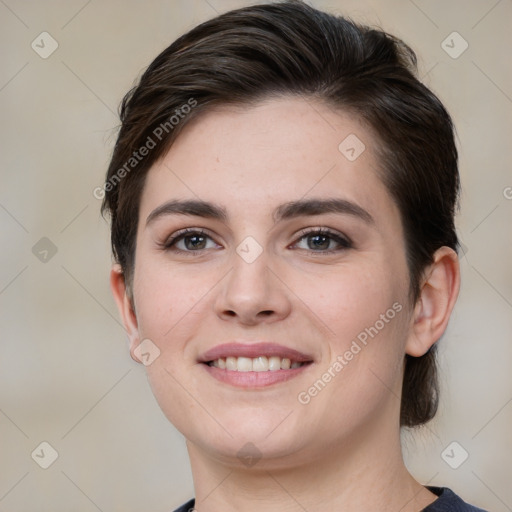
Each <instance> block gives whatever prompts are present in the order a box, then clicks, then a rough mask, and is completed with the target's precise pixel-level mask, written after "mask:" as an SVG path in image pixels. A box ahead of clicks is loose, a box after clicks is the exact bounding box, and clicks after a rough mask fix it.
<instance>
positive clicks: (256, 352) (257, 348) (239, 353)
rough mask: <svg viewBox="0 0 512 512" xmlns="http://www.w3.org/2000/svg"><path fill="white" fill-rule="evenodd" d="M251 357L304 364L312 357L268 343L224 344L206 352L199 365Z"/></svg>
mask: <svg viewBox="0 0 512 512" xmlns="http://www.w3.org/2000/svg"><path fill="white" fill-rule="evenodd" d="M230 356H231V357H251V358H255V357H258V356H268V357H272V356H279V357H281V358H288V359H290V360H291V361H292V362H293V361H297V362H300V363H305V362H309V361H313V357H312V356H310V355H308V354H304V353H302V352H299V351H298V350H295V349H293V348H288V347H285V346H283V345H278V344H277V343H269V342H258V343H240V342H232V343H224V344H222V345H217V346H215V347H213V348H212V349H210V350H207V351H206V352H205V353H204V354H202V355H201V356H200V357H199V362H200V363H208V362H210V361H215V360H216V359H220V358H221V357H230Z"/></svg>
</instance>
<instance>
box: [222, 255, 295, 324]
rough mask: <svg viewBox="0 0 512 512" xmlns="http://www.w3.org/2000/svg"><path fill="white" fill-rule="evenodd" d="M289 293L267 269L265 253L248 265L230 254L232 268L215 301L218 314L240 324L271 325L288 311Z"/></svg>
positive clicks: (275, 273)
mask: <svg viewBox="0 0 512 512" xmlns="http://www.w3.org/2000/svg"><path fill="white" fill-rule="evenodd" d="M289 294H290V292H289V290H288V289H287V287H286V285H285V284H284V280H283V279H282V278H279V277H278V272H276V271H275V270H273V269H271V268H270V267H269V261H268V258H267V257H266V253H265V252H263V253H262V254H261V255H260V256H259V257H258V258H257V259H256V261H253V262H252V263H248V262H246V261H244V259H243V258H241V257H240V256H239V255H238V254H234V255H233V268H232V270H231V272H229V274H228V275H227V276H226V279H225V280H223V285H222V286H221V287H220V288H219V290H218V295H217V297H216V300H215V306H214V307H215V310H216V313H217V315H218V316H219V317H220V318H221V319H223V320H227V321H232V322H238V323H240V324H243V325H248V326H249V325H251V326H252V325H258V324H260V323H273V322H276V321H279V320H283V319H284V318H286V317H287V316H288V315H289V314H290V312H291V302H290V295H289Z"/></svg>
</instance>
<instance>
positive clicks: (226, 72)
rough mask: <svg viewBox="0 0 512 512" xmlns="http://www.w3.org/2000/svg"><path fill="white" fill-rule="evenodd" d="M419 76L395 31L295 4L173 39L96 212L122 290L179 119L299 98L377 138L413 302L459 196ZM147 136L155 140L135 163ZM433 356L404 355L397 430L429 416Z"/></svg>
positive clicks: (126, 102)
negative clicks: (149, 183) (148, 197)
mask: <svg viewBox="0 0 512 512" xmlns="http://www.w3.org/2000/svg"><path fill="white" fill-rule="evenodd" d="M415 74H416V56H415V54H414V52H413V51H412V50H411V49H410V48H409V47H408V46H407V45H405V44H404V43H403V42H402V41H400V40H399V39H397V38H395V37H393V36H391V35H389V34H387V33H385V32H383V31H381V30H377V29H374V28H370V27H365V26H361V25H358V24H356V23H354V22H352V21H351V20H349V19H347V18H344V17H340V16H334V15H331V14H327V13H324V12H322V11H319V10H317V9H314V8H312V7H310V6H308V5H306V4H305V3H303V2H302V1H299V0H288V1H284V2H279V3H273V4H264V5H256V6H252V7H247V8H242V9H237V10H234V11H230V12H227V13H225V14H222V15H220V16H218V17H216V18H214V19H212V20H210V21H207V22H205V23H203V24H201V25H199V26H197V27H195V28H194V29H192V30H191V31H190V32H188V33H186V34H184V35H183V36H181V37H180V38H178V39H177V40H176V41H175V42H174V43H173V44H171V46H169V47H168V48H167V49H165V50H164V51H163V52H162V53H161V54H160V55H159V56H158V57H157V58H156V59H155V60H154V61H153V62H152V63H151V64H150V66H149V67H148V68H147V70H146V71H145V72H144V73H143V75H142V77H141V78H140V80H139V83H138V84H137V85H136V86H135V87H134V88H133V89H132V90H131V91H130V92H129V93H128V94H127V95H126V96H125V97H124V99H123V101H122V104H121V111H120V117H121V121H122V125H121V129H120V132H119V135H118V139H117V142H116V145H115V148H114V152H113V156H112V160H111V162H110V166H109V168H108V172H107V177H106V185H105V187H104V190H105V196H104V200H103V204H102V213H103V214H105V212H109V213H110V215H111V222H112V232H111V242H112V250H113V254H114V256H115V258H116V261H118V262H119V263H120V265H121V268H122V270H123V273H124V275H125V279H126V283H127V286H128V289H129V290H130V289H131V282H132V277H133V269H134V264H135V249H136V233H137V225H138V215H139V204H140V197H141V193H142V189H143V186H144V181H145V177H146V175H147V172H148V170H149V169H150V167H151V166H152V165H153V164H154V163H155V161H156V160H157V159H158V158H160V157H162V156H163V155H164V154H165V153H166V152H167V151H168V150H169V147H170V146H171V144H172V142H173V141H174V140H175V139H176V137H177V136H178V135H179V133H180V131H181V130H182V129H183V127H184V126H185V125H186V124H187V123H188V122H189V121H190V120H191V119H193V118H195V117H197V116H198V115H200V114H201V113H203V112H205V111H206V110H208V109H209V108H210V107H212V106H214V105H222V104H237V105H251V104H254V103H256V102H257V101H259V100H261V99H264V98H268V97H272V96H276V97H279V96H282V95H300V96H304V97H309V98H317V99H320V100H322V101H324V102H325V103H327V104H329V105H332V106H334V107H335V108H338V109H341V110H343V111H346V112H348V113H351V114H353V115H355V116H356V117H357V118H358V119H360V120H361V121H363V122H364V123H365V124H366V125H367V126H368V127H369V129H370V130H371V131H372V132H373V133H374V134H375V137H376V142H377V143H378V156H379V163H380V164H381V166H382V170H381V171H379V175H380V177H381V179H382V181H383V183H384V184H385V186H386V187H387V189H388V190H389V192H390V194H391V195H392V197H393V199H394V201H395V202H396V204H397V206H398V208H399V210H400V214H401V220H402V223H403V226H404V232H405V243H406V250H407V263H408V268H409V273H410V283H411V301H412V302H413V303H415V302H416V301H417V299H418V297H419V292H420V289H421V280H422V277H423V271H424V270H425V268H426V266H427V265H428V264H429V263H431V262H432V257H433V254H434V252H435V251H436V250H437V249H439V248H440V247H442V246H448V247H451V248H453V249H454V250H457V247H458V240H457V234H456V231H455V226H454V215H455V211H456V207H457V199H458V193H459V174H458V166H457V149H456V146H455V141H454V128H453V124H452V121H451V118H450V116H449V114H448V113H447V111H446V109H445V108H444V107H443V105H442V103H441V102H440V100H439V99H438V98H437V97H436V95H435V94H433V93H432V92H431V91H430V90H429V89H428V88H427V87H425V86H424V85H423V84H422V83H421V82H420V81H419V80H418V79H417V78H416V76H415ZM187 105H188V106H189V108H185V106H187ZM173 116H174V117H175V119H176V120H177V122H176V123H175V122H173V121H172V119H171V118H172V117H173ZM178 118H179V120H178ZM164 132H165V133H164ZM155 134H158V137H156V135H155ZM155 138H157V139H158V143H156V141H155V140H154V139H155ZM150 139H151V141H152V142H153V143H155V145H154V146H153V147H152V148H151V150H150V151H145V152H144V153H145V156H144V157H143V158H140V159H139V158H138V157H137V158H136V159H134V158H135V157H134V155H136V154H137V155H138V153H137V152H138V150H139V149H141V148H142V147H147V145H148V141H149V140H150ZM128 162H130V165H129V166H128V165H127V163H128ZM131 164H133V165H131ZM122 170H124V171H123V172H121V171H122ZM121 175H122V176H121ZM435 354H436V345H435V344H434V346H433V347H432V348H431V349H430V350H429V351H428V352H427V353H426V354H425V355H423V356H421V357H411V356H409V355H406V356H405V370H404V381H403V389H402V405H401V417H400V423H401V425H402V426H409V427H412V426H416V425H421V424H423V423H426V422H427V421H429V420H430V419H431V418H432V417H433V416H434V415H435V413H436V410H437V405H438V383H437V374H436V372H437V367H436V359H435Z"/></svg>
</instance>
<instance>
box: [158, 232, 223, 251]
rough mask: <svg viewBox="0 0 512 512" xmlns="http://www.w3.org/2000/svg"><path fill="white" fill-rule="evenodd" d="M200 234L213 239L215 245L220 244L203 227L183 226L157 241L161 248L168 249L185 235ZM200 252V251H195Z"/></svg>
mask: <svg viewBox="0 0 512 512" xmlns="http://www.w3.org/2000/svg"><path fill="white" fill-rule="evenodd" d="M187 234H189V235H200V236H206V237H208V238H210V239H211V240H213V241H214V242H215V243H216V244H217V245H220V244H219V243H218V242H217V241H216V240H215V238H214V237H213V235H212V234H211V233H209V232H208V230H207V229H205V228H194V227H192V228H183V229H179V230H178V231H176V232H174V233H172V234H171V235H170V236H168V237H166V238H165V239H164V240H163V241H162V242H158V246H159V247H160V248H162V249H170V248H171V246H172V245H173V244H175V243H176V242H177V241H178V240H179V239H181V238H182V237H183V236H185V235H187ZM176 250H177V251H180V249H176ZM181 252H194V251H181ZM196 252H200V251H196Z"/></svg>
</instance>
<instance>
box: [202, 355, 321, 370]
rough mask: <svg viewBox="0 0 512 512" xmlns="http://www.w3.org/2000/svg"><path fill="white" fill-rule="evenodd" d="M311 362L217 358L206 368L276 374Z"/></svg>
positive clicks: (264, 358) (275, 357) (232, 357)
mask: <svg viewBox="0 0 512 512" xmlns="http://www.w3.org/2000/svg"><path fill="white" fill-rule="evenodd" d="M311 362H312V361H293V360H291V359H290V358H288V357H280V356H258V357H252V358H251V357H235V356H228V357H219V358H218V359H214V360H213V361H208V362H207V363H205V364H207V365H208V366H213V367H215V368H220V369H221V370H227V371H232V372H276V371H281V370H290V369H293V370H294V369H295V368H300V367H301V366H304V365H306V364H309V363H311Z"/></svg>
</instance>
